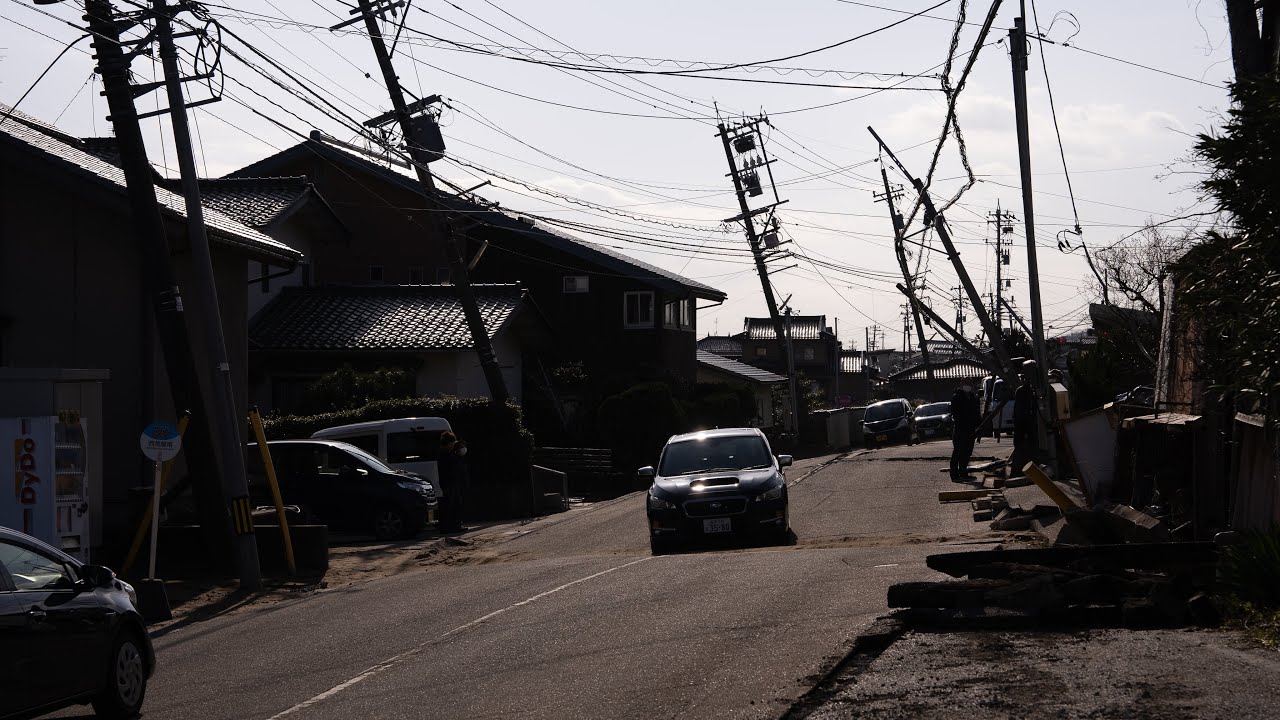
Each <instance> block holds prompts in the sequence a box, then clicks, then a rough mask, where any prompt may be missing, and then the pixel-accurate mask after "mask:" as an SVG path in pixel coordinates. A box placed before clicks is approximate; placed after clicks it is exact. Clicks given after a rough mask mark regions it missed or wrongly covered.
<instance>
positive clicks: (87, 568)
mask: <svg viewBox="0 0 1280 720" xmlns="http://www.w3.org/2000/svg"><path fill="white" fill-rule="evenodd" d="M115 579H116V574H115V573H114V572H112V571H111V569H110V568H107V567H103V566H102V565H81V566H80V581H81V582H82V583H84V586H85V588H86V589H88V590H93V589H96V588H104V587H110V586H111V581H113V580H115Z"/></svg>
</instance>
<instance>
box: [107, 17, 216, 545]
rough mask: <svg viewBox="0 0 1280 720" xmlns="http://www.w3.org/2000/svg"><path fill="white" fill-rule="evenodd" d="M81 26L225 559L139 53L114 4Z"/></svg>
mask: <svg viewBox="0 0 1280 720" xmlns="http://www.w3.org/2000/svg"><path fill="white" fill-rule="evenodd" d="M84 19H85V21H86V22H87V23H88V27H89V32H90V33H92V35H93V48H94V50H95V52H96V55H95V57H96V59H97V61H98V74H99V75H100V76H101V78H102V88H103V95H105V96H106V98H107V106H108V108H109V111H110V113H111V115H110V117H109V118H108V119H109V120H111V124H112V126H113V127H114V128H115V135H116V147H117V148H118V149H119V151H120V168H121V170H123V171H124V176H125V184H126V186H127V187H128V191H129V193H128V194H129V209H130V215H131V217H132V221H133V226H134V231H135V232H136V234H137V238H138V256H139V260H140V262H141V267H142V284H143V288H144V289H145V290H144V297H146V298H148V299H149V301H150V303H151V308H152V312H153V316H154V319H155V324H156V334H157V337H158V339H159V343H160V348H161V355H162V356H163V359H164V363H165V371H166V374H167V375H168V377H169V388H170V392H171V394H172V395H173V402H174V405H175V406H176V408H177V409H178V410H179V411H181V410H188V411H190V412H191V417H192V418H193V419H194V420H195V425H194V426H193V427H191V428H190V429H188V431H187V433H186V434H185V436H184V438H183V452H184V454H185V455H186V459H187V472H188V473H189V474H190V476H191V480H192V488H193V492H194V494H195V499H196V503H197V506H198V508H199V512H200V518H201V527H202V529H203V531H204V532H203V537H204V541H205V543H207V545H208V547H209V548H210V550H211V555H212V556H213V557H215V558H219V559H222V558H226V557H228V556H229V554H230V547H231V546H230V543H231V524H230V517H231V516H230V514H229V513H228V511H227V504H226V500H225V497H224V495H223V489H222V487H221V484H220V482H219V480H218V476H217V469H218V463H217V456H216V454H215V453H214V450H213V447H214V445H213V442H212V438H211V435H212V433H211V428H210V427H209V426H208V418H209V415H208V413H207V411H206V409H205V402H204V396H203V394H202V393H201V389H200V383H199V380H198V379H197V377H198V376H197V373H196V367H195V361H194V359H193V357H192V352H191V341H190V337H189V336H188V335H187V321H186V318H185V314H184V312H183V305H182V295H181V292H180V291H179V289H178V284H177V280H176V279H175V278H176V273H175V271H174V268H173V255H172V252H171V250H170V248H169V241H168V238H167V237H166V235H165V228H164V219H163V218H162V217H161V215H160V205H159V203H158V202H157V200H156V186H155V182H154V180H153V175H152V169H151V163H150V161H148V160H147V147H146V144H145V143H144V142H143V139H142V130H141V128H140V127H139V125H138V111H137V108H135V107H134V104H133V99H134V97H135V87H134V86H133V84H132V83H131V82H130V81H129V63H130V61H131V60H132V59H133V57H135V56H136V55H137V54H139V53H140V52H141V49H140V48H133V49H130V50H129V53H128V55H126V54H125V48H124V47H123V46H122V45H121V42H120V34H121V30H122V25H124V24H125V23H126V21H118V20H117V19H116V17H115V9H114V8H113V7H112V6H111V3H110V1H109V0H87V1H86V3H85V16H84ZM132 24H133V23H132V21H127V25H132ZM145 381H146V382H150V381H151V379H150V378H146V379H145ZM236 427H239V425H237V426H236Z"/></svg>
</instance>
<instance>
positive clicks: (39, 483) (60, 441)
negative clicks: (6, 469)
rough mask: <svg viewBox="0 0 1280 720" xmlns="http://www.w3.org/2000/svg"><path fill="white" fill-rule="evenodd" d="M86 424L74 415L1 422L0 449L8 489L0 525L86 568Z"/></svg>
mask: <svg viewBox="0 0 1280 720" xmlns="http://www.w3.org/2000/svg"><path fill="white" fill-rule="evenodd" d="M86 423H87V421H86V420H85V419H84V418H82V417H80V416H79V414H78V413H73V412H64V413H62V414H61V415H58V416H38V417H12V418H0V442H2V443H3V445H0V448H4V449H5V450H7V452H6V453H5V454H6V455H9V459H10V460H11V463H12V464H11V472H12V475H11V477H12V478H13V480H12V484H11V485H10V487H9V488H8V491H7V492H5V493H4V501H3V502H0V525H3V526H5V527H9V528H13V529H14V530H19V531H21V532H24V533H26V534H28V535H31V536H33V537H36V538H39V539H41V540H43V541H45V542H47V543H49V544H50V545H52V546H54V547H56V548H59V549H61V550H62V551H63V552H65V553H67V554H68V555H70V556H72V557H74V558H76V559H77V560H80V561H82V562H88V560H89V546H90V544H91V539H90V530H91V527H90V520H89V518H90V515H89V448H88V432H87V426H86Z"/></svg>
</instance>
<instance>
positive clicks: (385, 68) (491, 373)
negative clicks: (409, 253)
mask: <svg viewBox="0 0 1280 720" xmlns="http://www.w3.org/2000/svg"><path fill="white" fill-rule="evenodd" d="M398 5H400V3H399V2H393V1H392V0H377V2H371V1H370V0H358V7H357V8H356V9H354V10H352V11H351V12H350V14H352V15H356V14H359V16H360V17H358V18H352V19H351V20H347V21H345V22H341V23H338V24H337V25H334V26H333V27H331V28H329V29H330V30H338V29H341V28H343V27H345V26H347V25H352V24H354V23H357V22H360V21H361V20H363V21H364V26H365V30H366V31H367V32H368V34H369V40H370V41H371V42H372V43H373V53H374V55H376V56H377V58H378V67H380V68H381V69H382V79H383V82H385V83H386V86H387V94H388V95H390V97H391V106H392V108H393V109H392V111H391V112H390V113H386V114H385V115H383V116H382V117H378V118H374V119H372V120H369V121H368V122H366V123H365V125H369V126H374V127H381V126H382V125H384V124H389V123H390V122H391V121H393V120H394V121H395V122H396V123H397V124H398V125H399V126H400V133H401V134H402V135H403V136H404V141H405V145H406V146H407V149H408V151H409V157H410V158H411V159H412V160H413V167H414V170H415V171H416V172H417V174H418V182H419V183H420V184H421V185H422V192H423V194H424V195H426V197H427V205H428V207H429V209H430V210H431V211H432V212H428V213H427V214H428V216H429V218H428V223H429V225H430V227H431V229H433V230H435V233H436V234H437V235H438V236H439V237H441V238H443V239H444V249H445V255H446V257H447V258H448V260H449V271H450V279H451V281H452V283H453V286H454V287H455V288H456V289H457V293H458V302H459V303H461V305H462V313H463V316H464V317H465V318H466V321H467V329H468V330H470V332H471V342H472V344H473V345H474V346H475V349H476V354H477V355H478V356H479V357H480V368H481V370H483V371H484V379H485V382H486V383H487V384H488V386H489V396H490V397H491V398H492V400H493V402H495V403H505V402H507V400H508V399H509V398H510V397H511V395H510V394H509V393H508V392H507V384H506V381H505V380H504V379H503V377H502V368H501V367H500V366H499V365H498V358H497V356H496V355H495V354H494V351H493V343H492V342H490V340H489V331H488V329H487V328H486V327H485V324H484V317H483V316H482V315H481V314H480V306H479V304H478V303H477V302H476V295H475V290H474V289H473V288H472V287H471V273H470V269H469V268H468V267H467V263H466V261H465V260H464V259H463V257H462V249H461V248H460V247H459V246H458V239H457V238H456V237H455V236H454V232H453V226H452V224H451V222H450V218H449V217H448V216H447V213H448V208H447V207H446V206H445V204H444V203H442V202H441V201H440V198H439V196H438V195H437V194H436V184H435V179H434V178H433V177H432V176H431V171H430V170H429V169H428V168H427V163H429V162H431V161H432V160H435V159H437V158H438V157H439V155H438V154H436V155H434V156H433V154H432V153H431V152H430V151H429V150H428V149H427V148H428V147H429V143H427V142H426V139H425V138H423V137H421V128H420V127H419V126H418V125H417V124H416V123H415V117H414V113H415V112H421V111H423V110H425V109H426V108H427V107H428V106H429V105H431V104H432V103H433V102H437V101H439V97H438V96H431V97H428V98H424V99H422V100H418V101H416V102H414V103H413V105H412V106H409V105H406V104H405V101H404V88H402V87H401V85H400V78H399V77H397V76H396V70H395V66H394V65H392V64H391V55H390V54H389V53H388V52H387V45H386V42H385V41H384V40H383V37H382V30H381V29H380V28H379V27H378V18H379V17H382V16H383V15H384V14H385V13H386V12H387V11H391V12H392V13H393V14H394V13H395V8H396V7H397V6H398Z"/></svg>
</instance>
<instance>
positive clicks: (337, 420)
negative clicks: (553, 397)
mask: <svg viewBox="0 0 1280 720" xmlns="http://www.w3.org/2000/svg"><path fill="white" fill-rule="evenodd" d="M409 417H442V418H444V419H446V420H448V421H449V425H450V426H451V427H452V428H453V431H454V432H455V433H457V435H458V438H459V439H460V440H465V441H466V442H467V448H468V453H467V460H468V462H469V463H470V465H471V480H472V500H473V502H472V503H471V507H472V508H473V512H476V513H481V514H494V513H497V514H504V515H510V514H522V513H523V512H525V511H526V510H527V508H528V503H529V498H528V497H527V493H528V488H529V467H530V465H531V464H532V458H533V435H532V434H531V433H530V432H529V431H528V430H526V429H525V426H524V417H523V415H522V413H521V411H520V406H518V405H516V404H514V403H508V404H506V405H497V404H494V403H492V402H490V401H489V399H488V398H460V397H443V398H400V399H397V400H375V401H373V402H370V403H368V404H366V405H364V406H362V407H358V408H355V409H352V410H340V411H336V412H328V413H321V414H318V415H274V416H270V417H267V418H264V419H263V423H262V424H263V428H264V430H265V431H266V435H267V439H268V440H291V439H298V438H309V437H311V435H312V433H314V432H316V431H317V430H323V429H325V428H330V427H334V426H336V425H348V424H351V423H358V422H367V421H370V420H393V419H396V418H409Z"/></svg>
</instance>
